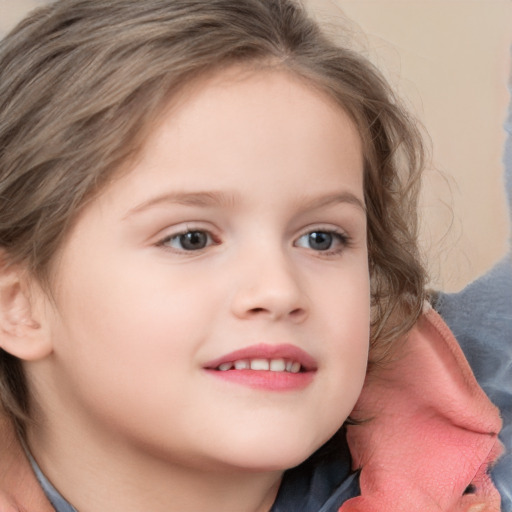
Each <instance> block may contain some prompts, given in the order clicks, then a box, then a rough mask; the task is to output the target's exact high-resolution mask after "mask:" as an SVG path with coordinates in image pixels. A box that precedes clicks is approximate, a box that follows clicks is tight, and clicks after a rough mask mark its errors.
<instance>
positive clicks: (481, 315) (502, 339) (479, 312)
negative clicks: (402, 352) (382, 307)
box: [435, 255, 512, 510]
mask: <svg viewBox="0 0 512 512" xmlns="http://www.w3.org/2000/svg"><path fill="white" fill-rule="evenodd" d="M510 258H511V256H510V255H509V256H508V257H507V258H505V259H504V260H503V261H501V262H500V263H498V264H497V265H496V266H495V267H494V268H493V269H491V270H490V271H489V272H488V273H487V274H485V275H484V276H482V277H481V278H480V279H478V280H476V281H475V282H474V283H472V284H470V285H469V286H467V287H466V288H465V289H464V290H462V291H461V292H459V293H454V294H443V293H441V294H439V296H438V300H437V301H436V305H435V307H436V309H437V311H438V312H439V313H440V315H441V316H442V317H443V319H444V321H445V322H446V323H447V324H448V326H449V327H450V329H451V330H452V331H453V333H454V335H455V337H456V338H457V341H458V343H459V345H460V347H461V349H462V351H463V352H464V355H465V357H466V358H467V360H468V362H469V364H470V366H471V369H472V371H473V373H474V375H475V377H476V379H477V381H478V383H479V385H480V386H481V387H482V389H483V390H484V391H485V393H486V394H487V396H488V397H489V399H490V400H491V401H492V402H493V403H494V404H495V405H496V406H497V407H498V408H499V410H500V414H501V417H502V419H503V428H502V430H501V432H500V440H501V442H502V443H503V444H504V446H505V450H506V451H505V454H504V455H503V456H502V457H501V458H500V459H499V461H498V462H497V464H496V466H495V467H494V468H493V470H492V477H493V480H494V482H495V484H496V486H497V487H498V489H499V490H500V493H501V495H502V499H503V510H512V483H511V482H512V261H511V259H510Z"/></svg>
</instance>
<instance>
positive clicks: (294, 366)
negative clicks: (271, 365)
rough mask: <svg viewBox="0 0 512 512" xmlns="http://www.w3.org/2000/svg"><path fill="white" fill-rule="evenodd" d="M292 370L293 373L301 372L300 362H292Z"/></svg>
mask: <svg viewBox="0 0 512 512" xmlns="http://www.w3.org/2000/svg"><path fill="white" fill-rule="evenodd" d="M290 372H292V373H299V372H300V363H297V362H295V363H293V364H292V369H291V370H290Z"/></svg>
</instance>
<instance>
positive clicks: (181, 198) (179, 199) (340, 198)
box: [124, 191, 366, 218]
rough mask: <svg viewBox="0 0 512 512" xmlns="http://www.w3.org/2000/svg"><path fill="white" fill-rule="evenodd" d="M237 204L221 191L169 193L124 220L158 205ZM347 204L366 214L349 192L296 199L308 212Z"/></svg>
mask: <svg viewBox="0 0 512 512" xmlns="http://www.w3.org/2000/svg"><path fill="white" fill-rule="evenodd" d="M236 202H237V198H236V195H235V194H231V193H226V192H223V191H204V192H170V193H166V194H162V195H159V196H156V197H153V198H151V199H149V200H147V201H144V202H143V203H141V204H139V205H137V206H135V207H134V208H132V209H131V210H130V211H129V212H128V213H127V214H126V215H125V217H124V218H128V217H130V216H132V215H133V214H136V213H139V212H141V211H144V210H147V209H150V208H151V207H153V206H158V205H160V204H181V205H184V206H196V207H201V208H208V207H213V206H217V207H218V206H221V207H231V206H234V205H235V204H236ZM342 203H348V204H351V205H353V206H356V207H357V208H359V209H360V210H362V212H363V213H365V214H366V207H365V205H364V202H363V201H362V200H361V199H359V197H357V196H356V195H355V194H353V193H352V192H349V191H343V192H341V193H335V194H329V195H326V196H321V197H315V198H313V199H311V198H307V197H304V198H302V199H301V198H298V199H297V204H300V205H301V206H302V207H304V208H305V209H308V210H314V209H317V208H322V207H326V206H331V205H336V204H342Z"/></svg>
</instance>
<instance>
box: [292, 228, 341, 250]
mask: <svg viewBox="0 0 512 512" xmlns="http://www.w3.org/2000/svg"><path fill="white" fill-rule="evenodd" d="M347 244H348V237H347V236H346V235H343V234H341V233H338V232H336V231H327V230H326V231H322V230H317V231H310V232H309V233H306V234H304V235H302V236H301V237H300V238H299V239H298V240H297V241H296V242H295V245H296V246H297V247H304V248H306V249H312V250H313V251H319V252H339V251H341V250H342V249H343V248H344V247H345V246H346V245H347Z"/></svg>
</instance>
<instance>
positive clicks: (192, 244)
mask: <svg viewBox="0 0 512 512" xmlns="http://www.w3.org/2000/svg"><path fill="white" fill-rule="evenodd" d="M212 243H213V240H212V237H211V235H210V234H209V233H208V232H207V231H200V230H193V231H186V232H184V233H179V234H178V235H173V236H170V237H167V238H165V239H164V240H162V242H161V245H163V246H165V247H171V248H173V249H177V250H180V251H200V250H201V249H204V248H206V247H208V246H209V245H211V244H212Z"/></svg>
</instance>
